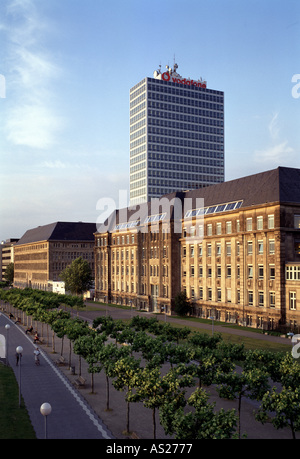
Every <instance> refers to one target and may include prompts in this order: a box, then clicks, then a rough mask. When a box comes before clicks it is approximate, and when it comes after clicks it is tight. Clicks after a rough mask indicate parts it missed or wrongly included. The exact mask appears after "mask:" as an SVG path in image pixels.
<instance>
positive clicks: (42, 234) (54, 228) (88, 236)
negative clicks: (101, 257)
mask: <svg viewBox="0 0 300 459" xmlns="http://www.w3.org/2000/svg"><path fill="white" fill-rule="evenodd" d="M96 230H97V228H96V224H95V223H84V222H56V223H50V224H49V225H44V226H38V227H37V228H33V229H30V230H28V231H26V233H25V234H24V235H23V236H22V237H21V239H20V240H19V241H18V242H17V244H16V245H23V244H30V243H33V242H41V241H93V240H94V233H95V232H96Z"/></svg>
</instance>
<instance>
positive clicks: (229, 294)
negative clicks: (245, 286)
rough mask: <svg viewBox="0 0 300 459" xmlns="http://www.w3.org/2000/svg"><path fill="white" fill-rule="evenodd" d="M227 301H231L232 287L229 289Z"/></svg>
mask: <svg viewBox="0 0 300 459" xmlns="http://www.w3.org/2000/svg"><path fill="white" fill-rule="evenodd" d="M227 302H228V303H231V288H228V289H227Z"/></svg>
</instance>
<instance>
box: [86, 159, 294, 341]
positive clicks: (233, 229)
mask: <svg viewBox="0 0 300 459" xmlns="http://www.w3.org/2000/svg"><path fill="white" fill-rule="evenodd" d="M299 184H300V170H299V169H293V168H284V167H279V168H277V169H274V170H271V171H267V172H262V173H259V174H254V175H251V176H248V177H244V178H240V179H236V180H232V181H228V182H224V183H221V184H218V185H214V186H210V187H206V188H201V189H199V190H192V191H185V192H180V193H173V194H171V195H166V196H164V197H163V198H161V199H160V200H159V201H160V202H159V203H157V202H156V204H155V206H154V208H155V209H156V212H154V211H153V205H152V204H151V203H146V204H145V205H140V206H137V208H130V207H129V208H127V209H121V210H118V211H117V212H114V213H113V214H112V215H111V217H110V218H109V219H108V220H107V221H106V222H104V224H103V225H102V227H101V228H99V230H98V232H97V233H95V240H96V246H95V260H96V262H95V263H96V268H95V271H96V279H95V282H96V284H95V285H96V289H95V296H96V299H99V300H102V301H112V302H116V303H122V304H130V305H132V306H133V307H136V308H142V309H146V310H149V311H156V312H162V311H165V312H167V313H168V314H171V313H172V311H173V309H174V298H175V296H176V294H177V293H178V292H180V291H182V290H185V291H186V293H187V296H188V297H189V298H190V300H191V302H192V306H193V309H192V311H193V315H195V316H198V317H205V318H208V317H214V318H215V319H217V320H221V321H225V322H233V323H238V324H240V325H242V324H243V325H248V326H250V327H258V328H264V329H277V328H278V327H279V326H280V327H290V328H291V329H293V330H295V331H296V332H297V331H298V327H299V324H300V312H299V310H300V185H299ZM168 203H169V206H168ZM164 206H165V207H164ZM179 213H180V216H179ZM175 214H177V215H175Z"/></svg>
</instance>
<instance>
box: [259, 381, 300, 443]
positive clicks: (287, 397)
mask: <svg viewBox="0 0 300 459" xmlns="http://www.w3.org/2000/svg"><path fill="white" fill-rule="evenodd" d="M269 412H273V413H275V416H274V417H272V424H273V426H274V427H276V429H282V428H283V427H290V429H291V432H292V437H293V439H294V440H295V439H296V435H295V433H296V431H298V430H300V389H299V387H297V388H293V389H292V388H291V387H287V388H286V387H283V389H282V391H281V392H279V393H278V392H277V390H276V387H273V389H272V392H269V391H268V392H266V393H265V395H264V396H263V398H262V403H261V406H260V408H259V410H258V413H257V414H256V419H257V420H258V421H260V422H262V423H263V424H264V423H265V422H267V421H268V420H269Z"/></svg>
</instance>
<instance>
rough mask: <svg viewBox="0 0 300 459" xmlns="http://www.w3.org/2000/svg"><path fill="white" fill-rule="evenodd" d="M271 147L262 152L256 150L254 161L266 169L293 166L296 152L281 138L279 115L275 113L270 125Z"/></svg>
mask: <svg viewBox="0 0 300 459" xmlns="http://www.w3.org/2000/svg"><path fill="white" fill-rule="evenodd" d="M268 131H269V137H270V138H269V143H270V144H269V145H268V146H267V147H266V148H264V149H261V150H255V152H254V161H255V162H256V163H259V164H261V165H263V166H265V167H268V168H273V167H278V166H287V165H293V163H294V161H295V150H294V148H292V147H291V146H289V142H288V140H283V139H282V138H281V136H280V125H279V113H278V112H277V113H275V114H274V115H273V116H272V118H271V121H270V122H269V124H268Z"/></svg>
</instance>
